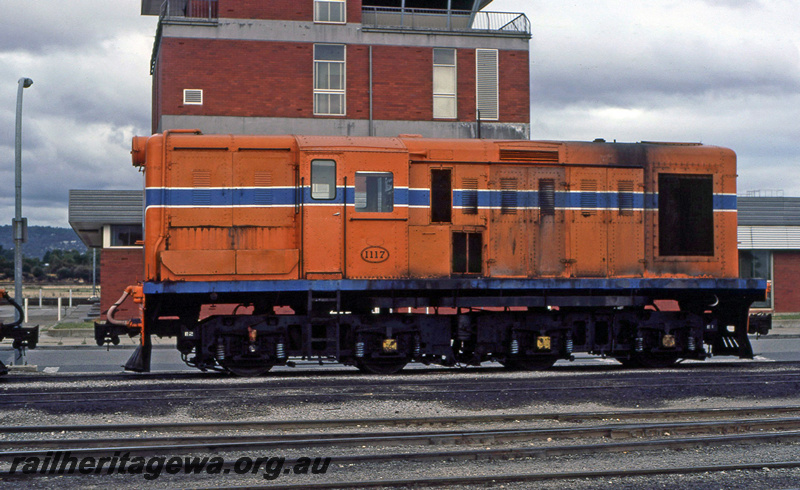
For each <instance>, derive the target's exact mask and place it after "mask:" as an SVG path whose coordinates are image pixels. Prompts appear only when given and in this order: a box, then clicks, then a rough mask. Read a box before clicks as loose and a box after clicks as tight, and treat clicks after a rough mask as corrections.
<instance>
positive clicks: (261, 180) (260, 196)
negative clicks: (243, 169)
mask: <svg viewBox="0 0 800 490" xmlns="http://www.w3.org/2000/svg"><path fill="white" fill-rule="evenodd" d="M255 184H256V192H255V196H254V200H255V204H256V205H260V206H270V205H272V204H273V196H272V187H271V186H272V173H270V172H256V173H255Z"/></svg>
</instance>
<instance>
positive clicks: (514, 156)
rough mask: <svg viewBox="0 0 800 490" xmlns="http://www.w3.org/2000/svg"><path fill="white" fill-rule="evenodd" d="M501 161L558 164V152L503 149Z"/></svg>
mask: <svg viewBox="0 0 800 490" xmlns="http://www.w3.org/2000/svg"><path fill="white" fill-rule="evenodd" d="M500 160H503V161H514V162H528V163H558V152H557V151H547V150H513V149H501V150H500Z"/></svg>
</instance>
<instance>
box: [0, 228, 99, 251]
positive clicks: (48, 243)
mask: <svg viewBox="0 0 800 490" xmlns="http://www.w3.org/2000/svg"><path fill="white" fill-rule="evenodd" d="M0 247H3V248H4V249H6V250H13V249H14V235H13V234H12V231H11V225H4V226H0ZM50 250H77V251H79V252H81V253H84V252H86V250H87V248H86V245H84V244H83V242H82V241H81V239H80V238H78V235H77V234H76V233H75V230H73V229H72V228H56V227H54V226H29V227H28V241H27V242H25V244H23V245H22V253H23V255H25V256H26V257H36V258H37V259H42V258H43V257H44V254H45V253H47V252H48V251H50Z"/></svg>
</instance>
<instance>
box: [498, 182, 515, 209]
mask: <svg viewBox="0 0 800 490" xmlns="http://www.w3.org/2000/svg"><path fill="white" fill-rule="evenodd" d="M500 213H501V214H517V179H500Z"/></svg>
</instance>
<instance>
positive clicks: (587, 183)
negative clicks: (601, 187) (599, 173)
mask: <svg viewBox="0 0 800 490" xmlns="http://www.w3.org/2000/svg"><path fill="white" fill-rule="evenodd" d="M581 214H583V215H584V216H594V215H595V214H597V181H596V180H588V179H584V180H581Z"/></svg>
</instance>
